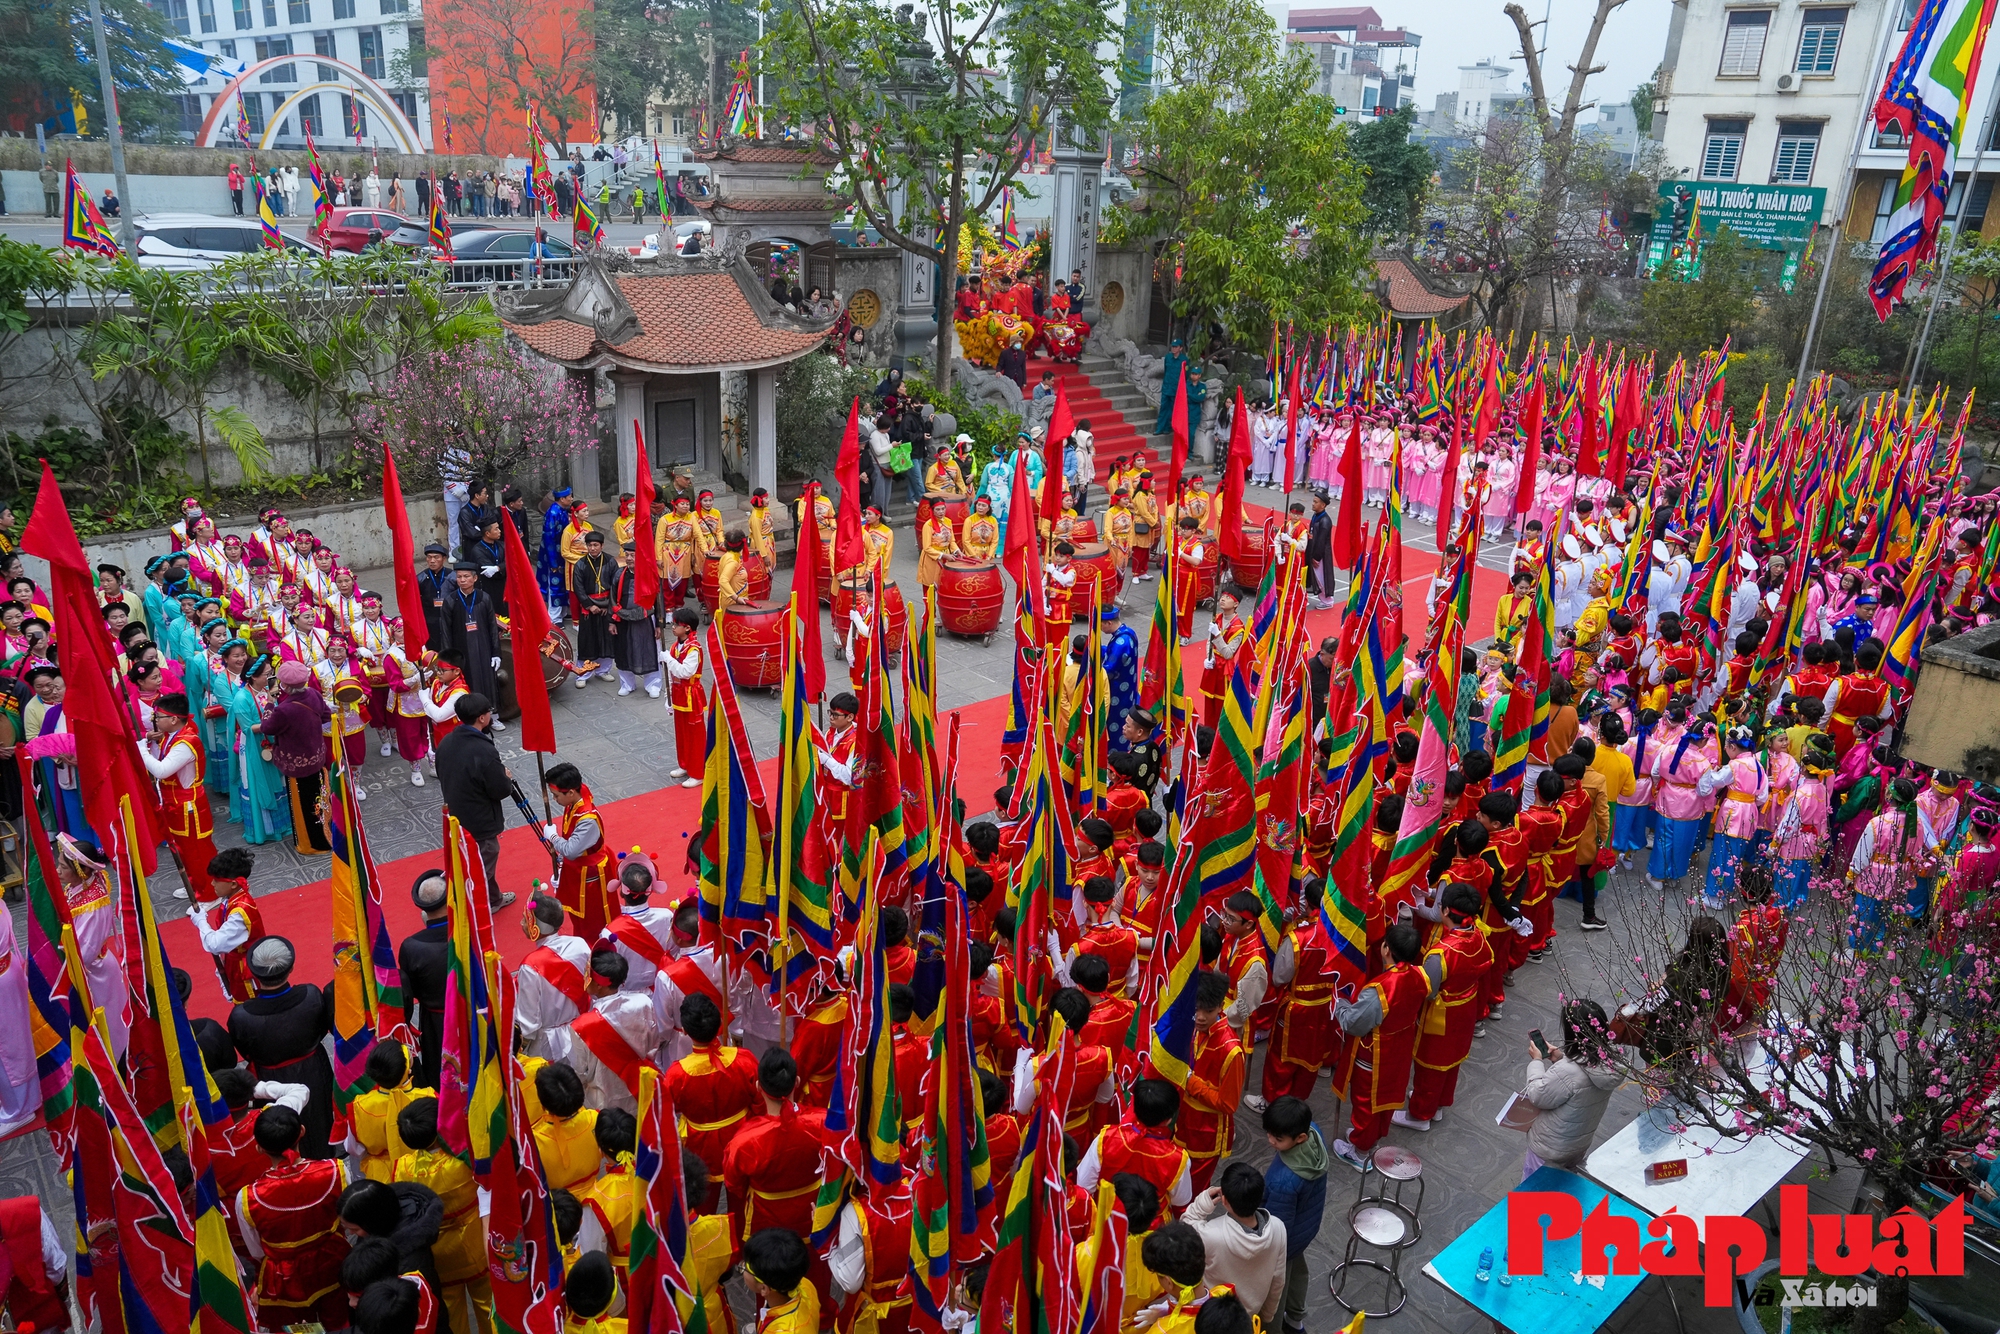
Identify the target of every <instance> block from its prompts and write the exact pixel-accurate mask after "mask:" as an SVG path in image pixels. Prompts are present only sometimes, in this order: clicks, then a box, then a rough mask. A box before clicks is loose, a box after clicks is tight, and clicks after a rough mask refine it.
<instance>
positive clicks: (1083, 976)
mask: <svg viewBox="0 0 2000 1334" xmlns="http://www.w3.org/2000/svg"><path fill="white" fill-rule="evenodd" d="M1069 980H1070V981H1071V983H1073V984H1074V985H1075V987H1076V989H1077V990H1078V991H1081V992H1082V993H1083V994H1084V995H1085V996H1087V997H1089V998H1090V1019H1089V1020H1088V1021H1087V1022H1086V1023H1085V1024H1084V1026H1083V1031H1082V1032H1080V1033H1079V1034H1077V1037H1078V1039H1079V1040H1080V1041H1081V1042H1082V1043H1083V1045H1084V1046H1086V1047H1093V1046H1094V1047H1108V1048H1110V1050H1111V1065H1112V1068H1113V1070H1115V1071H1116V1072H1117V1078H1118V1083H1119V1086H1120V1087H1123V1086H1124V1085H1126V1084H1128V1083H1130V1082H1131V1079H1132V1075H1133V1073H1134V1069H1135V1065H1134V1061H1133V1058H1132V1049H1131V1048H1130V1047H1129V1046H1127V1045H1126V1044H1127V1043H1128V1042H1129V1041H1130V1040H1131V1036H1132V1015H1133V1013H1134V1012H1135V1011H1136V1010H1137V1009H1138V1008H1139V1003H1138V1002H1137V1001H1134V1000H1127V999H1125V998H1124V997H1122V996H1119V995H1116V994H1113V993H1111V990H1110V987H1111V969H1110V968H1109V967H1108V966H1107V965H1106V964H1105V961H1104V958H1103V956H1101V955H1097V954H1084V955H1079V956H1078V957H1077V958H1076V959H1075V961H1073V962H1072V963H1071V964H1070V967H1069Z"/></svg>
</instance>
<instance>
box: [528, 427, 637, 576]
mask: <svg viewBox="0 0 2000 1334" xmlns="http://www.w3.org/2000/svg"><path fill="white" fill-rule="evenodd" d="M632 472H633V475H634V476H635V477H636V478H637V482H636V484H635V485H634V486H633V488H632V490H633V492H634V494H635V496H636V499H635V500H634V502H633V506H632V581H633V588H632V600H633V601H634V602H637V603H638V604H639V605H640V606H641V607H645V608H648V609H650V608H651V607H652V605H653V603H654V602H655V601H656V600H657V599H658V598H659V596H660V549H659V547H657V546H655V545H654V543H653V461H652V460H651V459H650V458H648V457H647V456H646V432H645V428H643V427H642V426H640V425H639V423H638V421H637V419H634V420H633V422H632ZM508 577H509V578H512V575H511V574H510V575H509V576H508Z"/></svg>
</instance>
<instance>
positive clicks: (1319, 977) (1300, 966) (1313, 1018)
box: [1244, 881, 1362, 1112]
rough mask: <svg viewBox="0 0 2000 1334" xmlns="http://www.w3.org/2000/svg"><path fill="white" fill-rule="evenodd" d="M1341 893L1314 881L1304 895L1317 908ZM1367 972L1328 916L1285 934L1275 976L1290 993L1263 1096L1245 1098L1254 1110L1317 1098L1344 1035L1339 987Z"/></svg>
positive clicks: (1274, 1034) (1274, 1036) (1276, 1029)
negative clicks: (1336, 1014)
mask: <svg viewBox="0 0 2000 1334" xmlns="http://www.w3.org/2000/svg"><path fill="white" fill-rule="evenodd" d="M1339 892H1340V891H1339V890H1338V889H1336V888H1335V887H1334V886H1333V885H1332V884H1331V883H1328V882H1323V881H1322V882H1318V883H1308V884H1307V885H1306V887H1305V896H1304V897H1305V901H1306V902H1307V903H1309V904H1314V903H1317V902H1318V900H1319V899H1320V898H1321V897H1323V896H1324V895H1327V894H1338V893H1339ZM1361 971H1362V966H1361V965H1360V964H1359V963H1348V962H1343V961H1342V959H1341V956H1340V951H1339V947H1338V946H1337V945H1335V943H1334V941H1333V939H1332V938H1331V937H1330V936H1329V935H1328V934H1327V930H1326V917H1325V914H1323V913H1320V912H1313V913H1312V914H1311V915H1309V916H1308V917H1306V919H1305V920H1304V921H1302V922H1300V923H1299V924H1298V925H1297V926H1294V927H1293V928H1292V929H1291V930H1289V931H1287V932H1286V933H1285V939H1284V941H1283V942H1282V943H1280V944H1279V946H1278V957H1277V958H1276V959H1274V960H1273V961H1272V964H1271V976H1272V978H1273V980H1275V981H1276V982H1277V983H1278V984H1279V985H1280V986H1283V987H1285V994H1284V998H1283V999H1282V1000H1280V1001H1279V1002H1278V1016H1277V1020H1276V1022H1275V1023H1274V1024H1273V1025H1272V1028H1271V1046H1270V1049H1269V1050H1268V1051H1266V1052H1265V1053H1264V1089H1263V1096H1262V1097H1261V1098H1247V1099H1245V1100H1244V1101H1245V1104H1246V1105H1247V1106H1248V1107H1249V1108H1250V1110H1252V1111H1254V1112H1261V1111H1263V1110H1264V1109H1265V1107H1267V1106H1269V1105H1270V1104H1271V1103H1273V1102H1276V1101H1277V1100H1278V1099H1279V1098H1283V1097H1286V1096H1290V1097H1294V1098H1307V1097H1310V1096H1312V1087H1313V1084H1314V1083H1316V1082H1317V1081H1318V1079H1319V1072H1320V1067H1321V1066H1324V1065H1325V1064H1327V1062H1329V1061H1330V1060H1332V1059H1333V1051H1334V1037H1335V1034H1336V1033H1337V1031H1338V1030H1336V1029H1335V1028H1334V1024H1333V997H1334V989H1335V988H1336V987H1337V986H1338V985H1339V983H1340V982H1341V980H1342V979H1343V977H1344V976H1355V977H1358V976H1359V975H1360V974H1361Z"/></svg>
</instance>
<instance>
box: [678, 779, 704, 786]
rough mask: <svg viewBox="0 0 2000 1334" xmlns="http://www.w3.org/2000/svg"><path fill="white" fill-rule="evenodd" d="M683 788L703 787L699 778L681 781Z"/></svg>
mask: <svg viewBox="0 0 2000 1334" xmlns="http://www.w3.org/2000/svg"><path fill="white" fill-rule="evenodd" d="M681 786H682V787H700V786H701V780H700V779H699V778H683V779H682V780H681Z"/></svg>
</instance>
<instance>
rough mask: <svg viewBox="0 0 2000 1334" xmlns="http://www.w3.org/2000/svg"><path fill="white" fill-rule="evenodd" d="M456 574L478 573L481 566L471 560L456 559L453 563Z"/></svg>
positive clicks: (452, 566) (453, 570)
mask: <svg viewBox="0 0 2000 1334" xmlns="http://www.w3.org/2000/svg"><path fill="white" fill-rule="evenodd" d="M451 568H452V572H453V573H454V574H478V573H479V567H478V566H477V565H475V564H473V563H472V562H471V561H469V560H455V561H453V562H452V563H451Z"/></svg>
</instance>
